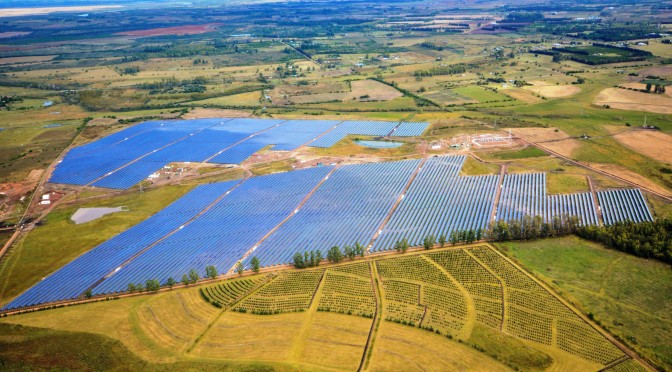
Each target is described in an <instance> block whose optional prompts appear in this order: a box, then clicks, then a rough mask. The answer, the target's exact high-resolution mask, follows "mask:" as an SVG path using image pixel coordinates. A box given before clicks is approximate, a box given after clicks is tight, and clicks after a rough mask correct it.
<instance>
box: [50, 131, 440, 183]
mask: <svg viewBox="0 0 672 372" xmlns="http://www.w3.org/2000/svg"><path fill="white" fill-rule="evenodd" d="M427 126H428V123H407V122H370V121H336V120H279V119H248V118H233V119H232V118H221V119H220V118H218V119H194V120H179V121H150V122H144V123H141V124H138V125H135V126H132V127H129V128H127V129H124V130H121V131H119V132H116V133H114V134H111V135H108V136H106V137H104V138H101V139H99V140H97V141H94V142H91V143H88V144H86V145H83V146H79V147H75V148H73V149H71V150H70V151H69V152H68V153H67V154H66V155H65V157H64V158H63V160H62V161H61V162H60V163H59V164H58V165H57V166H56V169H55V170H54V172H53V173H52V175H51V178H50V180H49V181H50V182H52V183H62V184H70V185H80V186H95V187H104V188H112V189H127V188H129V187H131V186H133V185H135V184H137V183H138V182H140V181H142V180H143V179H145V178H147V176H149V175H150V174H152V173H154V172H156V171H157V170H159V169H161V168H163V167H164V166H165V165H167V164H169V163H172V162H204V163H213V164H240V163H242V162H243V161H245V160H246V159H247V158H249V157H250V156H252V155H253V154H254V153H256V152H258V151H259V150H261V149H263V148H266V147H269V146H270V149H271V150H273V151H292V150H295V149H297V148H299V147H301V146H310V147H321V148H325V147H331V146H333V145H334V144H335V143H337V142H338V141H340V140H342V139H343V138H344V137H345V136H348V135H367V136H381V137H382V136H390V137H410V136H419V135H420V134H422V132H424V131H425V129H426V128H427Z"/></svg>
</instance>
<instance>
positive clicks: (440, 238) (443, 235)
mask: <svg viewBox="0 0 672 372" xmlns="http://www.w3.org/2000/svg"><path fill="white" fill-rule="evenodd" d="M439 244H440V245H441V248H443V246H444V245H445V244H446V234H441V236H439Z"/></svg>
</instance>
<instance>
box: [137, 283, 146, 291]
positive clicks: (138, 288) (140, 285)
mask: <svg viewBox="0 0 672 372" xmlns="http://www.w3.org/2000/svg"><path fill="white" fill-rule="evenodd" d="M135 290H136V291H138V292H143V291H144V290H145V286H144V285H143V284H142V283H137V284H136V285H135Z"/></svg>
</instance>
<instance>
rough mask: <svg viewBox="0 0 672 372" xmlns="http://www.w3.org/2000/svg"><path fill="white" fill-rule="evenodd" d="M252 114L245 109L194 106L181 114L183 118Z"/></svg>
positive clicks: (243, 116)
mask: <svg viewBox="0 0 672 372" xmlns="http://www.w3.org/2000/svg"><path fill="white" fill-rule="evenodd" d="M250 116H252V114H250V113H249V112H247V111H240V110H223V109H213V108H200V107H199V108H195V109H192V110H191V111H189V112H188V113H186V114H184V115H182V118H184V119H202V118H249V117H250Z"/></svg>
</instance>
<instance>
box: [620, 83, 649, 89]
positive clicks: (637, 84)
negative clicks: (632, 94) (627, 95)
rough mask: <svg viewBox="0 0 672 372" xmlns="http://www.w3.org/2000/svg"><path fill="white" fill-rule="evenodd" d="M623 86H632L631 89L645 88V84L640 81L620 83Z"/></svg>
mask: <svg viewBox="0 0 672 372" xmlns="http://www.w3.org/2000/svg"><path fill="white" fill-rule="evenodd" d="M620 86H622V87H623V88H632V89H646V84H642V83H625V84H621V85H620Z"/></svg>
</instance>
